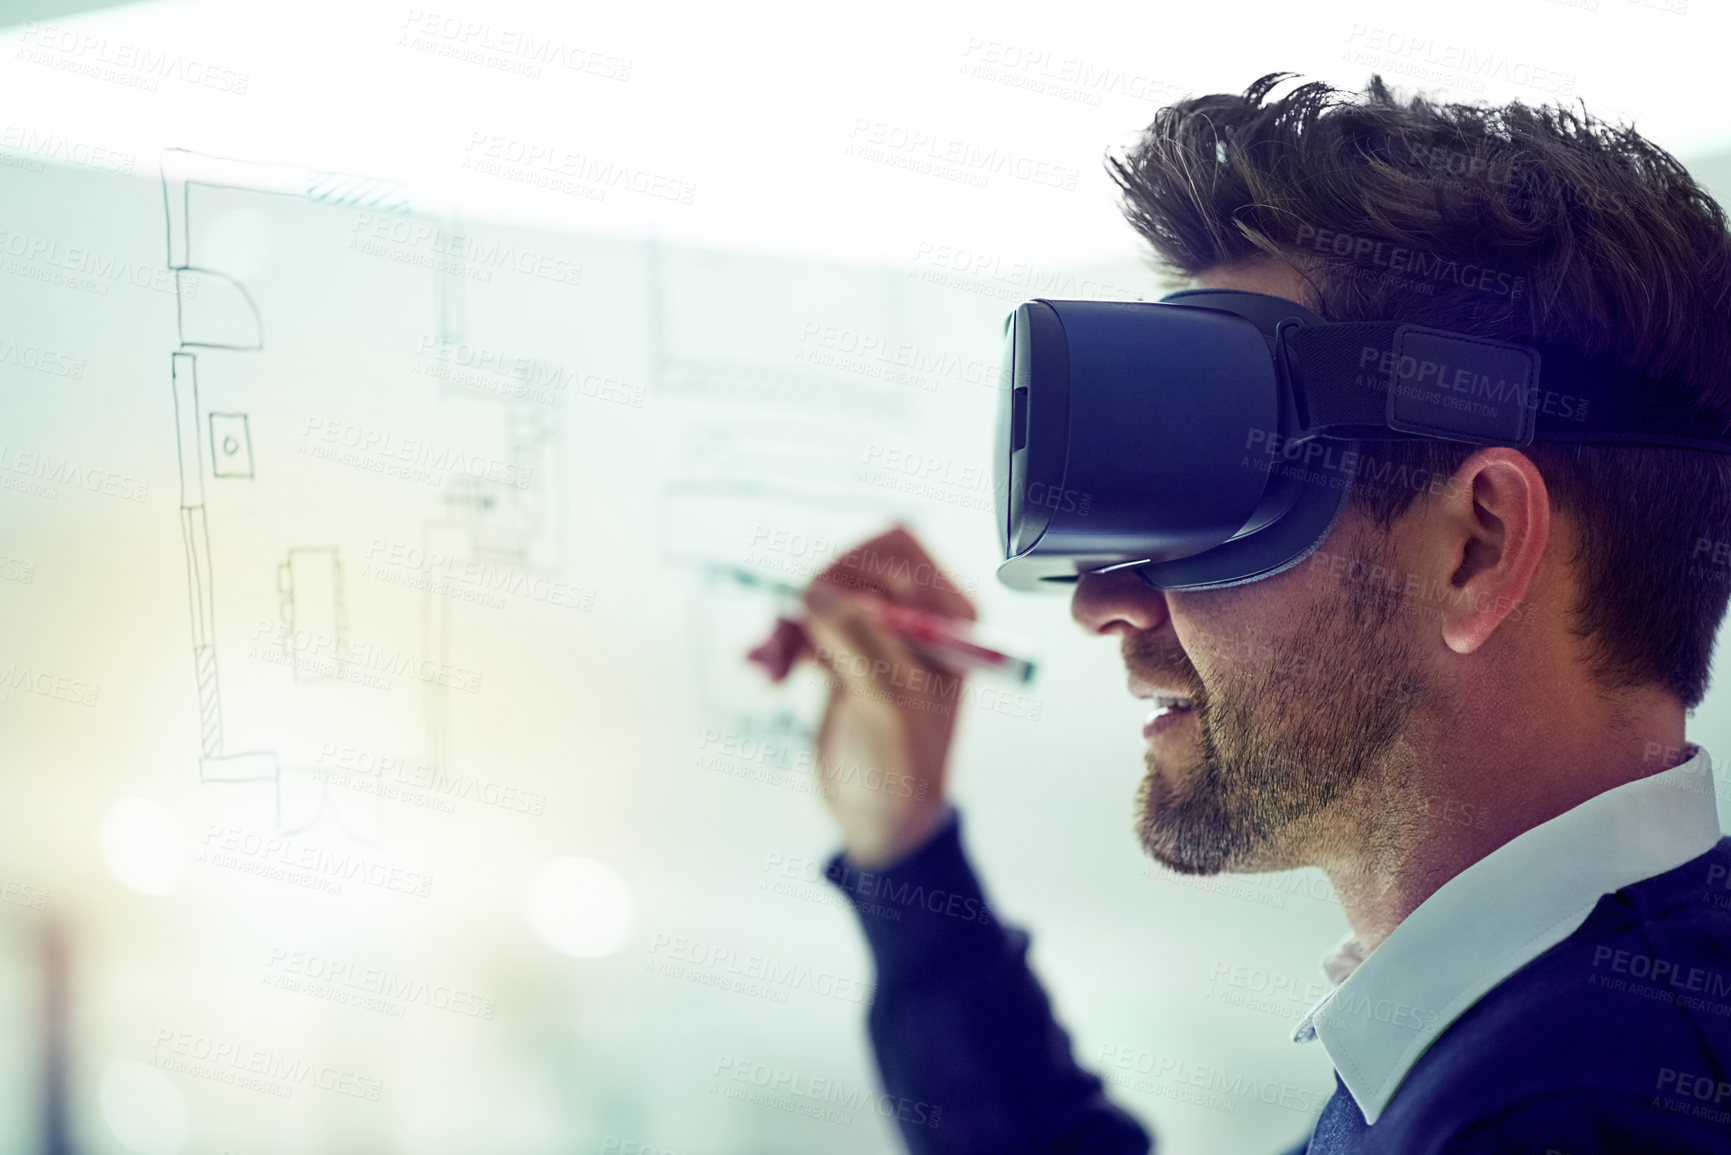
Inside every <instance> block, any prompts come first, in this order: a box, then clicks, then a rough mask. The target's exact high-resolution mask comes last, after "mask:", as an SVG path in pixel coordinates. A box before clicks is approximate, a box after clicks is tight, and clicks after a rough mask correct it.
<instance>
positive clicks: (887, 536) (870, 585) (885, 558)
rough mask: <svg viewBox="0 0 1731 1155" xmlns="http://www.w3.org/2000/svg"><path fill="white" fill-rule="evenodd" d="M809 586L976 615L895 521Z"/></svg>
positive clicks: (964, 617)
mask: <svg viewBox="0 0 1731 1155" xmlns="http://www.w3.org/2000/svg"><path fill="white" fill-rule="evenodd" d="M812 586H813V587H819V586H827V587H830V588H834V589H838V590H848V591H853V592H870V593H877V594H881V595H883V596H884V597H887V598H889V599H890V600H891V601H893V602H897V603H899V604H901V605H906V606H914V607H916V608H918V609H922V610H929V611H930V612H932V613H935V614H940V615H942V616H944V617H947V618H960V619H962V620H964V621H970V622H971V621H974V620H975V619H976V618H977V617H978V614H977V613H976V612H975V611H974V606H973V603H972V602H970V601H969V600H968V598H967V596H966V595H965V594H963V593H962V591H961V588H960V587H959V586H958V585H957V584H956V582H955V579H953V578H952V577H951V576H950V575H949V574H947V573H945V572H944V571H943V570H942V569H940V568H939V567H938V565H937V563H936V562H934V561H933V560H932V558H931V555H930V554H928V553H926V551H925V547H923V546H922V545H920V543H919V540H918V539H917V538H915V537H914V535H913V534H912V533H910V532H909V531H908V530H907V529H906V528H905V527H903V526H900V525H897V526H895V527H893V528H892V529H890V530H888V531H886V532H884V533H881V534H879V535H878V536H877V537H874V538H872V539H871V540H870V541H866V542H863V543H861V544H860V545H858V546H856V547H854V548H853V549H852V550H850V551H848V552H847V553H845V554H843V555H842V556H841V557H839V558H837V559H836V560H835V561H834V562H833V563H832V564H831V565H830V566H829V567H828V568H826V569H825V570H824V571H823V572H822V573H820V574H818V575H817V577H815V578H814V579H812Z"/></svg>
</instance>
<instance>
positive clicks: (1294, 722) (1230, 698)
mask: <svg viewBox="0 0 1731 1155" xmlns="http://www.w3.org/2000/svg"><path fill="white" fill-rule="evenodd" d="M1362 541H1363V539H1361V542H1362ZM1364 553H1375V554H1379V555H1380V550H1377V549H1374V548H1373V549H1371V550H1369V551H1362V550H1361V551H1360V554H1361V556H1362V555H1363V554H1364ZM1367 560H1383V559H1381V558H1380V556H1379V557H1378V558H1376V559H1370V558H1367ZM1384 564H1385V565H1386V561H1384ZM1401 609H1402V605H1401V595H1400V593H1399V591H1397V590H1390V589H1388V588H1386V587H1384V586H1380V585H1370V584H1362V585H1359V584H1350V583H1349V584H1348V585H1347V586H1346V589H1345V596H1343V597H1330V598H1325V599H1324V600H1323V601H1322V602H1320V603H1319V604H1318V605H1317V606H1316V607H1315V608H1314V609H1313V611H1312V612H1311V613H1310V614H1309V615H1308V616H1307V617H1306V618H1305V620H1304V621H1302V622H1300V623H1299V625H1298V627H1297V628H1296V629H1295V630H1294V631H1293V633H1292V634H1291V635H1289V636H1287V637H1284V638H1281V639H1278V640H1276V641H1273V642H1272V643H1271V644H1270V645H1268V646H1253V647H1248V649H1250V650H1251V652H1249V653H1246V652H1245V651H1244V650H1243V649H1237V650H1234V651H1232V652H1228V653H1221V654H1219V655H1218V656H1217V658H1216V659H1215V660H1214V661H1211V662H1209V663H1208V665H1210V666H1212V667H1213V668H1214V669H1215V670H1216V671H1218V673H1217V674H1215V675H1214V676H1212V677H1210V678H1209V679H1206V680H1205V679H1203V678H1202V677H1200V676H1199V674H1198V672H1197V670H1196V668H1195V666H1193V665H1190V664H1189V659H1188V657H1187V656H1185V655H1184V654H1183V653H1182V651H1179V652H1178V653H1177V654H1176V655H1174V654H1173V653H1172V652H1170V651H1167V652H1165V653H1164V654H1161V653H1160V652H1159V651H1155V652H1151V653H1148V654H1140V653H1138V654H1137V655H1136V657H1134V658H1132V656H1131V654H1130V649H1131V646H1130V643H1129V642H1128V641H1127V643H1126V658H1127V660H1129V661H1132V662H1133V663H1135V664H1133V665H1132V670H1133V671H1134V670H1135V669H1136V667H1137V664H1140V665H1141V666H1142V668H1143V669H1144V670H1146V671H1147V672H1148V673H1156V672H1160V671H1162V670H1164V671H1166V672H1167V677H1166V679H1165V680H1166V681H1168V682H1169V681H1170V679H1171V675H1172V674H1173V673H1175V672H1177V670H1178V669H1179V668H1180V667H1179V666H1178V665H1177V663H1178V662H1183V663H1184V664H1185V665H1187V666H1189V671H1188V675H1187V676H1188V678H1189V680H1190V684H1191V685H1192V686H1193V687H1195V692H1194V702H1195V705H1194V715H1195V716H1194V718H1193V719H1192V720H1193V721H1194V723H1195V724H1196V726H1197V728H1198V739H1197V747H1198V753H1197V756H1196V758H1195V759H1194V760H1193V761H1192V762H1190V764H1189V765H1187V766H1183V765H1170V764H1168V763H1170V762H1171V761H1172V759H1171V756H1170V755H1168V756H1167V757H1166V758H1165V759H1162V758H1161V757H1160V756H1159V755H1157V754H1156V752H1155V750H1154V748H1153V747H1152V746H1150V748H1149V750H1148V752H1147V755H1146V762H1147V766H1148V773H1147V774H1146V776H1145V777H1144V778H1143V779H1142V782H1141V784H1140V785H1139V786H1138V787H1137V791H1136V816H1137V824H1136V830H1137V835H1138V837H1139V838H1140V840H1141V843H1142V848H1143V850H1145V851H1146V852H1147V853H1148V854H1149V855H1150V856H1151V857H1152V858H1154V859H1155V860H1156V861H1158V862H1160V863H1162V864H1163V865H1165V866H1167V867H1169V868H1171V869H1172V870H1175V871H1178V872H1179V873H1182V874H1204V875H1206V874H1219V873H1221V872H1222V871H1227V870H1231V871H1263V870H1286V869H1290V868H1292V867H1296V866H1302V865H1307V864H1309V862H1310V861H1311V860H1312V859H1313V858H1314V857H1315V854H1316V851H1317V850H1318V848H1319V847H1320V846H1322V845H1325V844H1327V843H1328V842H1329V841H1330V840H1331V839H1335V838H1339V837H1342V836H1343V835H1344V836H1346V837H1351V834H1350V832H1348V831H1346V829H1345V827H1344V826H1343V823H1342V819H1343V818H1344V817H1345V816H1342V815H1339V814H1334V813H1331V810H1332V808H1335V804H1336V803H1337V801H1338V800H1339V799H1341V797H1342V795H1344V794H1346V793H1347V792H1348V791H1349V790H1350V789H1351V788H1353V787H1354V786H1355V785H1361V784H1372V783H1374V782H1375V781H1376V780H1377V779H1391V778H1392V776H1396V775H1399V774H1401V773H1402V772H1403V768H1402V767H1400V766H1397V765H1395V763H1396V762H1397V761H1399V760H1400V759H1399V758H1397V757H1396V755H1397V754H1404V753H1405V747H1404V746H1403V745H1402V744H1401V743H1400V739H1401V738H1402V737H1403V735H1405V734H1406V732H1407V730H1408V727H1409V723H1410V720H1411V718H1412V715H1413V712H1414V710H1415V709H1416V708H1417V706H1418V705H1419V703H1420V701H1421V700H1422V699H1423V698H1424V697H1425V695H1426V686H1425V685H1424V683H1423V682H1422V680H1421V678H1420V674H1419V666H1418V661H1417V657H1416V642H1415V640H1414V637H1413V633H1412V631H1411V629H1410V626H1409V625H1408V623H1407V622H1406V621H1404V620H1403V619H1402V616H1401Z"/></svg>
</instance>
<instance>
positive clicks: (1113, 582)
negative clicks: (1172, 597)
mask: <svg viewBox="0 0 1731 1155" xmlns="http://www.w3.org/2000/svg"><path fill="white" fill-rule="evenodd" d="M1070 616H1071V617H1073V618H1075V619H1076V624H1077V625H1079V626H1081V627H1082V628H1083V629H1084V630H1087V631H1088V632H1089V633H1091V634H1111V633H1123V632H1124V630H1125V629H1130V630H1152V629H1157V628H1159V627H1160V626H1161V625H1162V624H1164V623H1165V621H1166V619H1167V617H1168V616H1169V615H1168V612H1167V609H1166V594H1165V593H1164V592H1163V591H1161V590H1157V589H1155V588H1154V587H1153V586H1151V585H1149V584H1148V583H1147V582H1145V581H1143V580H1142V579H1141V578H1140V577H1137V576H1136V571H1135V570H1133V569H1115V570H1111V571H1109V572H1107V573H1085V574H1083V575H1082V576H1081V578H1079V579H1078V580H1077V582H1076V592H1075V594H1074V596H1072V597H1071V599H1070ZM1120 625H1122V626H1123V627H1124V628H1123V629H1120V628H1119V626H1120Z"/></svg>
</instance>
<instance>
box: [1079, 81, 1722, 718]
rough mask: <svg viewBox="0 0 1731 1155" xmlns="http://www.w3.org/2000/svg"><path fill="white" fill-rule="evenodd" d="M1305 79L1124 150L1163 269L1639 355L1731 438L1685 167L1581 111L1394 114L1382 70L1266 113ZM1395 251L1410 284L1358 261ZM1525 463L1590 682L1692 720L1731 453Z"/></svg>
mask: <svg viewBox="0 0 1731 1155" xmlns="http://www.w3.org/2000/svg"><path fill="white" fill-rule="evenodd" d="M1292 75H1293V74H1292V73H1284V72H1276V73H1270V74H1269V75H1267V76H1264V77H1262V78H1261V79H1260V80H1257V81H1256V82H1255V83H1254V84H1252V85H1251V86H1250V87H1249V88H1247V89H1245V91H1244V93H1243V94H1242V95H1236V94H1234V95H1225V94H1220V95H1209V96H1197V97H1193V98H1191V99H1188V100H1184V101H1181V102H1179V103H1177V104H1174V105H1171V106H1169V107H1166V108H1162V109H1161V110H1160V111H1159V112H1158V113H1157V114H1156V116H1155V118H1154V122H1153V124H1152V125H1150V126H1149V128H1148V129H1147V130H1146V131H1145V132H1144V133H1143V134H1142V135H1141V137H1140V139H1139V140H1138V141H1137V143H1136V144H1135V145H1134V146H1133V147H1132V148H1131V149H1130V150H1128V151H1127V153H1126V154H1125V155H1124V156H1123V157H1122V158H1120V157H1117V156H1112V157H1109V159H1108V168H1109V170H1110V173H1111V176H1112V178H1113V180H1114V181H1115V182H1116V183H1117V184H1118V186H1119V188H1120V189H1121V190H1122V192H1123V196H1124V203H1123V208H1124V213H1125V215H1126V217H1128V219H1129V220H1130V223H1131V224H1132V225H1133V226H1134V227H1135V229H1136V230H1137V232H1139V233H1140V234H1141V235H1142V236H1143V237H1144V238H1145V239H1146V240H1147V241H1148V242H1149V243H1150V244H1151V245H1152V247H1153V249H1154V251H1155V254H1156V257H1157V258H1158V261H1159V264H1160V265H1162V266H1163V267H1164V269H1165V270H1166V271H1167V272H1169V273H1176V274H1179V275H1181V276H1185V277H1192V276H1195V275H1196V274H1198V273H1200V272H1202V271H1204V270H1207V269H1210V268H1216V267H1221V266H1230V265H1237V264H1242V263H1253V262H1254V261H1255V260H1257V259H1258V258H1264V257H1276V258H1279V259H1281V260H1284V261H1286V262H1288V263H1289V264H1291V265H1293V266H1294V267H1295V268H1296V269H1298V271H1299V272H1300V274H1301V275H1302V276H1303V277H1304V278H1305V280H1306V281H1307V282H1308V283H1309V285H1310V287H1311V291H1312V294H1313V296H1312V297H1311V298H1310V299H1309V300H1307V302H1306V303H1307V304H1309V305H1310V306H1311V308H1312V309H1314V310H1315V312H1317V313H1318V314H1319V315H1320V316H1322V317H1323V318H1324V319H1325V320H1328V321H1376V320H1402V321H1408V322H1411V323H1414V324H1422V325H1429V326H1433V327H1436V328H1443V329H1453V330H1456V331H1460V332H1467V333H1474V334H1478V335H1482V336H1486V337H1490V338H1495V339H1500V340H1507V341H1520V342H1524V343H1529V344H1534V345H1538V346H1540V347H1541V348H1556V349H1561V350H1566V351H1569V352H1571V353H1573V354H1574V355H1577V356H1582V357H1589V358H1594V359H1596V360H1598V361H1600V362H1602V363H1606V364H1620V365H1624V366H1627V367H1629V368H1633V369H1636V370H1639V371H1641V372H1644V373H1646V374H1649V375H1650V376H1653V377H1655V378H1658V379H1661V380H1664V381H1667V382H1672V383H1675V386H1676V387H1678V388H1680V389H1681V390H1682V391H1683V395H1684V396H1686V397H1687V398H1688V400H1689V403H1690V405H1691V409H1692V412H1693V413H1694V414H1696V415H1698V416H1699V419H1700V422H1701V428H1702V429H1703V430H1711V431H1714V432H1718V431H1723V430H1726V429H1727V428H1731V236H1728V235H1727V231H1726V219H1725V214H1724V212H1723V211H1722V210H1721V209H1720V207H1719V205H1718V204H1717V203H1715V202H1714V200H1713V198H1712V197H1711V196H1709V195H1708V194H1707V193H1706V192H1705V191H1703V190H1702V189H1701V188H1700V186H1698V185H1697V184H1696V183H1695V181H1694V180H1693V179H1692V178H1691V177H1690V176H1689V174H1688V172H1687V171H1686V170H1685V169H1684V167H1683V166H1682V165H1681V164H1680V163H1679V162H1678V161H1677V160H1676V159H1675V158H1674V157H1672V156H1671V155H1670V154H1669V153H1667V152H1665V151H1664V150H1663V149H1661V148H1659V147H1657V146H1656V145H1653V144H1651V143H1650V142H1648V141H1646V140H1645V139H1643V138H1642V137H1641V136H1639V135H1638V134H1637V133H1636V132H1635V131H1634V129H1633V128H1630V127H1623V126H1619V125H1611V124H1607V123H1605V122H1603V121H1601V120H1598V119H1596V118H1594V117H1592V116H1591V115H1589V114H1587V112H1586V110H1585V107H1584V106H1583V108H1582V110H1581V113H1580V115H1576V114H1575V113H1574V112H1572V111H1571V110H1569V109H1566V108H1562V107H1552V106H1543V105H1540V106H1533V105H1527V104H1523V103H1521V102H1519V101H1517V102H1514V103H1511V104H1508V105H1506V106H1502V107H1493V106H1489V105H1484V104H1444V103H1436V102H1432V101H1429V100H1426V99H1423V98H1416V97H1415V98H1413V99H1411V100H1409V101H1407V102H1406V103H1404V104H1403V103H1402V102H1400V101H1398V100H1397V99H1395V97H1394V96H1393V95H1391V94H1390V92H1389V89H1388V88H1387V86H1386V85H1385V84H1384V83H1383V80H1382V77H1381V76H1372V78H1371V80H1370V83H1369V84H1368V85H1367V86H1366V88H1365V90H1364V93H1363V94H1362V96H1355V95H1354V94H1349V93H1345V92H1342V91H1340V90H1338V89H1335V88H1332V87H1330V86H1328V85H1325V84H1320V83H1309V84H1301V85H1299V86H1298V87H1296V88H1294V89H1292V90H1291V91H1290V92H1288V93H1287V94H1286V95H1285V96H1284V97H1281V98H1279V99H1269V97H1270V93H1271V92H1272V91H1273V90H1274V89H1275V87H1276V86H1278V85H1279V84H1280V83H1281V82H1282V81H1283V80H1285V79H1286V78H1287V77H1289V76H1292ZM1343 236H1344V237H1346V238H1348V239H1347V241H1346V243H1345V244H1341V243H1340V240H1339V238H1341V237H1343ZM1396 250H1401V251H1404V252H1405V253H1407V254H1409V257H1410V259H1408V260H1403V261H1400V262H1398V266H1399V270H1400V274H1401V275H1391V267H1392V266H1393V264H1394V263H1393V262H1390V261H1389V260H1387V259H1386V258H1379V259H1378V260H1376V261H1370V260H1366V259H1364V254H1365V253H1366V252H1367V251H1374V252H1376V253H1377V254H1379V255H1380V254H1385V253H1392V252H1394V251H1396ZM1463 270H1471V272H1470V273H1463ZM1475 448H1476V446H1473V445H1468V444H1464V443H1459V442H1447V441H1436V440H1430V439H1418V440H1393V439H1390V440H1383V441H1376V442H1367V443H1366V444H1365V446H1364V449H1365V456H1364V457H1361V460H1363V459H1365V457H1371V458H1374V459H1375V460H1377V461H1378V463H1379V465H1381V466H1383V467H1387V466H1389V465H1391V464H1392V465H1395V466H1397V467H1398V466H1400V465H1406V466H1407V467H1408V469H1409V470H1410V471H1413V472H1415V473H1416V471H1417V470H1419V469H1424V470H1426V471H1427V472H1428V473H1430V474H1432V475H1437V474H1440V475H1441V476H1443V477H1448V476H1450V475H1452V474H1453V473H1454V471H1455V470H1456V469H1457V468H1459V466H1460V464H1461V463H1462V462H1463V461H1464V460H1465V459H1466V458H1467V456H1468V455H1470V454H1471V453H1472V452H1473V450H1474V449H1475ZM1524 452H1525V453H1526V454H1527V456H1528V457H1529V458H1530V459H1531V460H1532V461H1533V463H1534V465H1535V466H1536V467H1537V468H1538V470H1539V473H1540V475H1541V476H1542V477H1543V478H1544V480H1545V485H1546V488H1547V489H1548V490H1549V492H1550V494H1551V501H1552V506H1553V508H1554V509H1555V510H1556V511H1557V513H1558V514H1559V515H1561V516H1566V517H1568V518H1569V519H1570V521H1571V522H1572V523H1573V524H1574V526H1575V527H1576V529H1577V532H1578V535H1579V539H1580V548H1579V550H1578V552H1577V553H1576V555H1575V557H1574V558H1573V559H1572V561H1573V565H1574V572H1575V575H1576V578H1577V581H1578V584H1579V589H1580V600H1579V603H1578V604H1577V605H1575V606H1573V607H1570V608H1571V612H1572V616H1573V622H1574V630H1575V632H1576V633H1577V634H1578V635H1579V636H1581V637H1582V638H1585V639H1587V641H1588V644H1589V651H1588V652H1589V653H1590V655H1591V663H1592V670H1593V673H1594V675H1595V676H1596V678H1597V680H1598V683H1599V684H1600V686H1601V687H1603V688H1604V689H1605V690H1607V691H1610V690H1616V689H1623V688H1629V687H1635V686H1645V685H1652V684H1657V685H1660V686H1663V687H1664V688H1665V689H1667V690H1668V691H1670V692H1671V693H1672V694H1674V695H1676V697H1677V698H1678V699H1679V700H1680V701H1681V702H1682V703H1683V705H1684V706H1685V708H1687V709H1690V710H1693V709H1694V708H1695V707H1696V706H1698V705H1700V702H1701V699H1702V697H1703V696H1704V695H1705V694H1706V690H1707V681H1708V676H1709V672H1710V669H1711V665H1712V656H1713V641H1714V635H1715V634H1716V632H1717V630H1718V627H1719V623H1720V620H1721V619H1722V618H1723V617H1724V614H1725V608H1726V602H1727V598H1728V596H1731V565H1728V564H1726V561H1725V560H1724V558H1725V557H1726V556H1727V554H1731V546H1727V545H1726V544H1725V543H1727V542H1728V541H1731V456H1726V455H1721V454H1713V453H1706V452H1700V451H1693V450H1684V449H1671V448H1648V447H1642V446H1607V445H1582V444H1570V443H1559V442H1549V443H1546V442H1534V443H1532V444H1531V445H1530V446H1529V447H1528V448H1527V449H1526V450H1524ZM1361 473H1362V471H1361ZM1363 481H1364V479H1363V478H1362V477H1361V478H1359V479H1358V480H1357V481H1355V485H1354V498H1353V501H1354V502H1355V504H1356V505H1357V506H1358V508H1360V509H1362V510H1364V511H1365V512H1366V513H1367V514H1368V515H1369V516H1370V518H1371V519H1372V520H1373V522H1374V523H1375V524H1377V525H1378V526H1380V527H1381V528H1383V529H1384V530H1386V529H1387V528H1389V527H1390V526H1392V524H1393V523H1394V521H1395V520H1396V519H1397V518H1398V517H1399V516H1400V515H1401V514H1402V513H1404V512H1405V511H1406V509H1407V508H1408V507H1409V505H1410V504H1411V502H1412V499H1413V497H1414V496H1415V490H1414V489H1413V487H1411V486H1409V485H1392V486H1386V487H1379V486H1366V485H1365V484H1363ZM1703 543H1707V548H1706V549H1705V550H1704V549H1703ZM1704 553H1705V554H1706V556H1707V561H1706V562H1705V563H1704V562H1703V561H1702V556H1703V554H1704Z"/></svg>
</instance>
